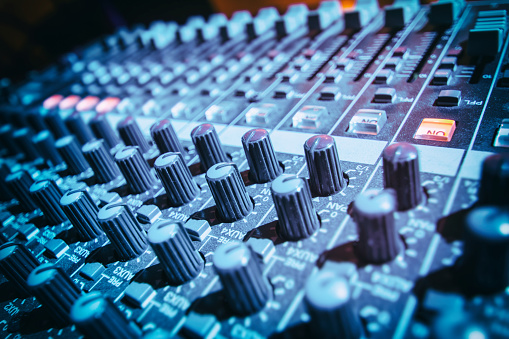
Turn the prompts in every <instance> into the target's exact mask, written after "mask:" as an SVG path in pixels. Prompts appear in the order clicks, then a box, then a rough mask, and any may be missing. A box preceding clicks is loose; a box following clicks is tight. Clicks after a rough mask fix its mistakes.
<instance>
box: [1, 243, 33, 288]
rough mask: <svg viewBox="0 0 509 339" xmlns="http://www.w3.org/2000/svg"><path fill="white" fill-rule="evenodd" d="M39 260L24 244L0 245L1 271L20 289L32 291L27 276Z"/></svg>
mask: <svg viewBox="0 0 509 339" xmlns="http://www.w3.org/2000/svg"><path fill="white" fill-rule="evenodd" d="M37 266H39V261H38V260H37V259H36V258H35V256H34V255H33V254H32V252H30V251H29V250H28V248H26V247H25V246H24V245H21V244H15V243H12V242H10V243H6V244H4V245H2V246H1V247H0V273H2V274H3V275H4V276H5V277H6V278H7V279H9V280H10V281H13V282H14V283H16V285H17V287H18V288H19V290H20V291H22V292H25V293H30V292H29V290H28V286H27V278H28V275H29V274H30V272H32V270H34V269H35V268H36V267H37Z"/></svg>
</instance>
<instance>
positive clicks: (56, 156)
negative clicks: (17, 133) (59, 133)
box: [32, 131, 64, 166]
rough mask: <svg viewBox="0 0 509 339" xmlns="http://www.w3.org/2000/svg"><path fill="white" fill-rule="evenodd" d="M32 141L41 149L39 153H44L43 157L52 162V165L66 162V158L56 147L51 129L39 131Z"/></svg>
mask: <svg viewBox="0 0 509 339" xmlns="http://www.w3.org/2000/svg"><path fill="white" fill-rule="evenodd" d="M32 142H33V143H34V146H35V148H37V150H38V151H39V154H42V156H43V158H44V159H46V161H48V162H50V163H51V165H52V166H57V165H60V164H62V163H63V162H64V159H62V157H61V156H60V153H58V151H57V149H56V147H55V139H54V138H53V135H52V134H51V133H50V132H49V131H42V132H39V133H37V134H36V135H35V136H34V137H33V138H32Z"/></svg>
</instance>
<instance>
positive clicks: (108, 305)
mask: <svg viewBox="0 0 509 339" xmlns="http://www.w3.org/2000/svg"><path fill="white" fill-rule="evenodd" d="M71 321H72V322H73V324H75V325H76V327H77V328H78V330H79V331H80V332H81V333H82V334H84V335H85V337H86V338H97V339H111V338H125V339H138V338H141V335H142V333H141V331H140V329H139V328H138V327H136V325H134V324H133V323H131V322H130V321H129V320H127V318H126V317H125V315H124V314H123V313H122V311H120V310H119V309H118V307H117V306H116V305H115V304H114V303H113V302H112V301H111V300H110V299H108V298H105V297H103V296H102V295H101V293H99V292H95V291H94V292H90V293H88V294H85V295H83V296H81V297H80V298H79V299H78V300H76V302H75V303H74V305H73V306H72V308H71Z"/></svg>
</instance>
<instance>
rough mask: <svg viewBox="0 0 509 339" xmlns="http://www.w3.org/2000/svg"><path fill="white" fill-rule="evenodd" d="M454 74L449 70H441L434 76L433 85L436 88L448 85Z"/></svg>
mask: <svg viewBox="0 0 509 339" xmlns="http://www.w3.org/2000/svg"><path fill="white" fill-rule="evenodd" d="M451 74H452V72H451V71H450V70H448V69H439V70H438V71H436V72H435V74H434V75H433V80H431V84H432V85H435V86H442V85H448V84H449V79H450V78H451Z"/></svg>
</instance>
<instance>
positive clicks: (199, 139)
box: [191, 124, 228, 170]
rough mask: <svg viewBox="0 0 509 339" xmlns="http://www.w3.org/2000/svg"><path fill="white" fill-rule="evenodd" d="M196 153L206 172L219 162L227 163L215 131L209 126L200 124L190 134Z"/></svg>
mask: <svg viewBox="0 0 509 339" xmlns="http://www.w3.org/2000/svg"><path fill="white" fill-rule="evenodd" d="M191 139H192V140H193V144H194V147H195V148H196V153H198V156H199V157H200V161H201V165H202V167H203V169H205V170H208V169H209V168H210V167H212V166H213V165H215V164H217V163H220V162H227V161H228V158H227V156H226V153H225V152H224V150H223V147H222V146H221V142H220V141H219V136H218V135H217V132H216V129H215V128H214V126H212V125H211V124H202V125H199V126H197V127H195V128H194V129H193V131H192V132H191Z"/></svg>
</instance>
